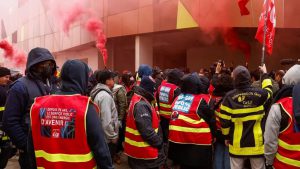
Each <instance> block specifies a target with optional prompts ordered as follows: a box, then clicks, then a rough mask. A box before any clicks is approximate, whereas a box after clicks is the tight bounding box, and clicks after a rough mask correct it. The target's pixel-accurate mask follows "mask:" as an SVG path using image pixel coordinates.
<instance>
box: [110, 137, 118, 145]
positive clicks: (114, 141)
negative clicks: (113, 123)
mask: <svg viewBox="0 0 300 169" xmlns="http://www.w3.org/2000/svg"><path fill="white" fill-rule="evenodd" d="M118 140H119V138H116V139H113V140H111V142H112V143H113V144H117V143H118Z"/></svg>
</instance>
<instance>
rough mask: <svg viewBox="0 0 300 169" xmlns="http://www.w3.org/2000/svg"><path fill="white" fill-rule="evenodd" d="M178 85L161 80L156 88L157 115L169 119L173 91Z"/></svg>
mask: <svg viewBox="0 0 300 169" xmlns="http://www.w3.org/2000/svg"><path fill="white" fill-rule="evenodd" d="M177 88H178V87H177V86H176V85H175V84H172V83H168V82H165V81H163V82H162V84H161V86H159V88H158V90H157V91H158V96H159V100H158V101H159V107H160V110H159V115H160V116H162V117H164V118H166V119H170V116H171V114H172V103H173V101H174V99H175V98H174V92H175V90H176V89H177Z"/></svg>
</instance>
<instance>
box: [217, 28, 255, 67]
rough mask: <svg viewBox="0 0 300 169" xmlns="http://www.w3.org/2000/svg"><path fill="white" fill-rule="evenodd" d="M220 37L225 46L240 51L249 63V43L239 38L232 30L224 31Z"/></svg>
mask: <svg viewBox="0 0 300 169" xmlns="http://www.w3.org/2000/svg"><path fill="white" fill-rule="evenodd" d="M222 36H223V39H224V42H225V44H226V45H228V46H229V47H230V48H232V49H235V50H239V51H241V52H242V53H243V54H244V56H245V59H246V62H249V60H250V56H251V46H250V44H249V43H247V42H245V41H243V40H242V39H240V38H239V36H238V34H237V33H236V32H234V30H233V29H232V28H230V29H226V30H224V32H222Z"/></svg>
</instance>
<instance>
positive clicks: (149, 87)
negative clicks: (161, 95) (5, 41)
mask: <svg viewBox="0 0 300 169" xmlns="http://www.w3.org/2000/svg"><path fill="white" fill-rule="evenodd" d="M154 86H155V82H154V81H153V80H151V79H150V77H149V76H144V77H143V78H142V81H141V84H140V87H141V88H143V89H145V90H146V91H147V92H149V93H151V94H152V95H154V90H155V89H154Z"/></svg>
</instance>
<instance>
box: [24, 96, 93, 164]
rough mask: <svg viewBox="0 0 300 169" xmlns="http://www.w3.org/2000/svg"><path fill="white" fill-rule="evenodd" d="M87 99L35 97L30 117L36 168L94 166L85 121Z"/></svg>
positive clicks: (75, 97)
mask: <svg viewBox="0 0 300 169" xmlns="http://www.w3.org/2000/svg"><path fill="white" fill-rule="evenodd" d="M89 103H90V99H89V98H88V97H85V96H80V95H71V96H66V95H53V96H43V97H37V98H36V99H35V102H34V104H33V106H32V107H31V111H30V117H31V129H32V137H33V145H34V151H35V158H36V164H37V168H44V169H66V168H86V169H89V168H90V169H92V168H96V162H95V160H94V156H93V154H92V152H91V150H90V147H89V145H88V143H87V134H86V125H85V122H86V113H87V109H88V105H89Z"/></svg>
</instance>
